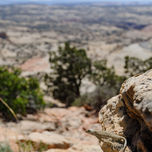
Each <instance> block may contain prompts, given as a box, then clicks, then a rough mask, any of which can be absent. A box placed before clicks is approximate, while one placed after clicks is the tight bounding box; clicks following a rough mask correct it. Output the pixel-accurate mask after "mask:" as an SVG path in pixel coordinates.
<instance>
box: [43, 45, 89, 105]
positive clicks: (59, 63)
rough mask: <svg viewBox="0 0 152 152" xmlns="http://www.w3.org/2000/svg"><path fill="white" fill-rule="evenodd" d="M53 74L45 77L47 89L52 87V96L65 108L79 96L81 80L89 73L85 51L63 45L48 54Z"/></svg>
mask: <svg viewBox="0 0 152 152" xmlns="http://www.w3.org/2000/svg"><path fill="white" fill-rule="evenodd" d="M50 64H51V68H52V69H53V73H51V74H50V75H46V77H45V80H46V84H47V85H48V87H49V88H50V87H53V96H54V98H56V99H59V100H61V101H62V102H63V103H66V105H67V106H69V105H71V103H72V102H73V101H74V100H75V99H76V98H77V97H79V96H80V86H81V82H82V79H83V78H84V77H86V76H87V75H88V74H89V73H90V71H91V60H90V59H89V58H88V57H87V54H86V52H85V50H83V49H77V48H75V47H71V46H70V44H69V43H65V46H64V47H59V49H58V51H57V52H51V53H50Z"/></svg>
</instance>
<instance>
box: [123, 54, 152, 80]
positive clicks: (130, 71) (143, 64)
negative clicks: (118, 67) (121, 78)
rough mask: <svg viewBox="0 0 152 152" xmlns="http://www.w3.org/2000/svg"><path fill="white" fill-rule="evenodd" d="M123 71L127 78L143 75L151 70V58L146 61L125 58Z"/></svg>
mask: <svg viewBox="0 0 152 152" xmlns="http://www.w3.org/2000/svg"><path fill="white" fill-rule="evenodd" d="M124 69H125V73H126V74H127V76H128V77H130V76H134V75H137V74H141V73H144V72H146V71H147V70H150V69H152V57H151V58H149V59H147V60H141V59H138V58H135V57H129V56H126V57H125V66H124Z"/></svg>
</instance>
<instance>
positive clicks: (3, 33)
mask: <svg viewBox="0 0 152 152" xmlns="http://www.w3.org/2000/svg"><path fill="white" fill-rule="evenodd" d="M0 38H1V39H8V35H7V34H6V33H5V32H0Z"/></svg>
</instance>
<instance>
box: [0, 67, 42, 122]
mask: <svg viewBox="0 0 152 152" xmlns="http://www.w3.org/2000/svg"><path fill="white" fill-rule="evenodd" d="M20 73H21V72H20V70H18V69H13V68H12V69H8V68H6V67H0V97H1V98H2V99H3V100H4V101H5V102H6V103H7V104H8V105H9V106H10V107H11V108H12V110H13V111H14V112H15V113H17V114H22V115H25V114H26V113H27V112H28V111H29V110H30V111H36V110H37V109H40V108H41V107H42V106H44V101H43V95H42V93H41V91H40V87H39V83H38V81H37V80H36V79H34V78H29V79H25V78H22V77H20ZM0 112H1V113H2V114H3V116H4V118H6V119H13V116H12V115H11V113H10V112H9V109H7V108H6V107H5V106H4V105H3V104H0Z"/></svg>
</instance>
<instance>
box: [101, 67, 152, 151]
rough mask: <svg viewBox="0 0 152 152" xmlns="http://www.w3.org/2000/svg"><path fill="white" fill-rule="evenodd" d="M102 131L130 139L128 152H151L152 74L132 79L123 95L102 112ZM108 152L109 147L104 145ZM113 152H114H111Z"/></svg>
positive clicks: (113, 99)
mask: <svg viewBox="0 0 152 152" xmlns="http://www.w3.org/2000/svg"><path fill="white" fill-rule="evenodd" d="M99 121H100V123H101V130H104V131H107V132H112V133H115V134H118V135H121V136H124V137H126V138H127V141H128V147H127V149H126V151H125V152H127V151H130V149H131V150H132V151H142V152H149V151H151V144H152V70H150V71H148V72H146V73H144V74H142V75H139V76H134V77H132V78H129V79H128V80H127V81H125V82H124V83H123V85H122V87H121V90H120V94H119V95H118V96H116V97H113V98H111V99H110V100H108V102H107V104H106V105H105V106H104V107H103V108H102V109H101V110H100V112H99ZM101 148H102V149H103V151H106V152H107V149H108V148H109V145H108V144H106V143H101ZM112 152H114V151H112Z"/></svg>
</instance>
